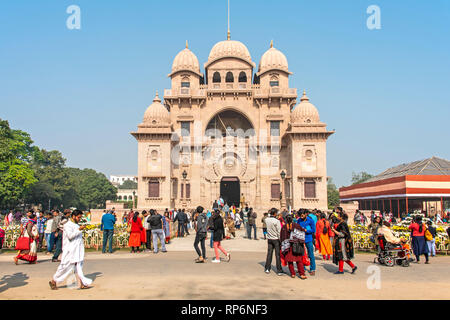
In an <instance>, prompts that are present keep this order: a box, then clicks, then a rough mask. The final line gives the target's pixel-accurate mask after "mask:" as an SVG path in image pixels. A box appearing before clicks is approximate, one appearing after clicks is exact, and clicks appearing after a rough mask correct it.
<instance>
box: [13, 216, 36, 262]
mask: <svg viewBox="0 0 450 320" xmlns="http://www.w3.org/2000/svg"><path fill="white" fill-rule="evenodd" d="M36 223H37V220H36V215H35V214H34V213H32V214H31V215H30V216H29V218H28V222H27V224H26V225H25V228H24V229H23V235H22V236H23V237H25V238H28V239H29V241H30V249H29V250H20V251H19V253H18V255H17V256H16V257H14V263H15V264H18V263H19V260H24V261H28V262H29V263H30V264H35V263H36V261H37V241H38V239H39V233H38V229H37V226H36Z"/></svg>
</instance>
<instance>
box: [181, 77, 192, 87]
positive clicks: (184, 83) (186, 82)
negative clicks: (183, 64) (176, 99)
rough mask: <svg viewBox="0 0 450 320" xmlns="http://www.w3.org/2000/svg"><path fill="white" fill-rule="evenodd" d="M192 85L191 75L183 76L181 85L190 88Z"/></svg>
mask: <svg viewBox="0 0 450 320" xmlns="http://www.w3.org/2000/svg"><path fill="white" fill-rule="evenodd" d="M190 86H191V82H190V80H189V77H183V79H181V87H182V88H189V87H190Z"/></svg>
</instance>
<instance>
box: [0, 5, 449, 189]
mask: <svg viewBox="0 0 450 320" xmlns="http://www.w3.org/2000/svg"><path fill="white" fill-rule="evenodd" d="M70 5H78V6H79V7H80V9H81V29H79V30H76V29H74V30H70V29H68V28H67V26H66V20H67V18H68V17H69V16H70V14H68V13H67V12H66V10H67V8H68V7H69V6H70ZM370 5H377V6H378V7H379V8H380V10H381V29H375V30H369V29H368V27H367V23H366V21H367V19H368V18H369V16H370V14H368V13H367V8H368V7H369V6H370ZM226 32H227V2H226V1H225V0H214V1H207V0H195V1H194V0H193V1H177V0H173V1H151V0H145V1H144V0H134V1H99V0H89V1H87V0H71V1H64V0H53V1H50V0H40V1H31V0H30V1H20V0H18V1H2V2H1V3H0V118H2V119H6V120H8V121H9V122H10V125H11V127H13V128H15V129H21V130H24V131H27V132H29V133H30V134H31V136H32V138H33V140H34V141H35V144H36V145H38V146H39V147H41V148H45V149H47V150H54V149H56V150H60V151H61V152H62V153H63V155H64V157H65V158H67V165H69V166H73V167H79V168H93V169H95V170H98V171H101V172H103V173H105V174H106V175H111V174H113V175H114V174H115V175H121V174H123V175H125V174H136V173H137V142H136V140H135V139H134V138H133V137H132V136H131V135H130V134H129V133H130V132H131V131H134V130H135V129H136V127H137V125H138V124H139V123H140V122H141V121H142V117H143V114H144V112H145V110H146V108H147V107H148V106H149V105H150V104H151V103H152V100H153V97H154V95H155V91H156V90H158V91H159V92H163V90H164V89H165V88H170V79H169V78H168V77H167V75H168V74H169V73H170V71H171V66H172V62H173V59H174V57H175V56H176V54H177V53H178V52H179V51H181V50H182V49H184V47H185V41H186V40H189V48H190V49H191V50H192V51H193V52H194V53H195V54H196V55H197V57H198V58H199V61H200V65H201V66H202V71H203V64H204V63H205V62H206V61H207V58H208V55H209V52H210V50H211V48H212V47H213V46H214V44H215V43H217V42H219V41H222V40H225V39H226ZM231 37H232V39H234V40H239V41H241V42H243V43H244V44H245V45H246V46H247V47H248V49H249V51H250V53H251V55H252V60H253V61H254V62H255V63H256V64H257V65H258V64H259V60H260V58H261V56H262V55H263V53H264V52H265V51H266V50H267V49H268V48H269V45H270V41H271V40H272V39H273V41H274V46H275V47H276V48H277V49H279V50H281V51H282V52H283V53H284V54H285V55H286V57H287V59H288V61H289V69H290V70H291V71H292V72H293V75H292V76H291V79H290V87H292V88H298V89H299V90H300V92H301V91H303V90H306V91H307V94H308V96H309V98H310V99H311V102H312V103H313V104H314V105H315V106H316V107H317V108H318V110H319V112H320V116H321V120H322V121H323V122H325V123H327V125H328V129H334V130H336V133H335V134H334V135H332V136H331V137H330V138H329V140H328V143H327V167H328V176H330V177H332V178H333V181H334V182H335V183H336V185H338V186H343V185H348V184H349V183H350V181H351V176H352V172H360V171H366V172H369V173H372V174H378V173H380V172H382V171H384V170H385V169H387V168H389V167H392V166H395V165H399V164H402V163H406V162H410V161H415V160H421V159H425V158H428V157H432V156H438V157H441V158H446V159H450V148H449V146H450V144H449V141H450V130H449V125H448V123H449V121H450V98H449V91H450V90H449V89H450V1H447V0H434V1H432V2H430V1H425V0H423V1H419V0H411V1H391V0H389V1H381V0H371V1H365V0H358V1H335V0H329V1H325V0H322V1H308V0H279V1H261V0H241V1H236V0H232V1H231ZM255 71H256V70H255Z"/></svg>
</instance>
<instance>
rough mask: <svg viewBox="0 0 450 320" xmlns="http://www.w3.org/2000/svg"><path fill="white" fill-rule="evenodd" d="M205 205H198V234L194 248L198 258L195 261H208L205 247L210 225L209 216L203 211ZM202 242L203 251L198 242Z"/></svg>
mask: <svg viewBox="0 0 450 320" xmlns="http://www.w3.org/2000/svg"><path fill="white" fill-rule="evenodd" d="M203 210H204V209H203V207H201V206H198V207H197V210H196V211H197V213H198V215H197V219H196V232H197V233H196V235H195V241H194V248H195V251H196V252H197V255H198V258H197V259H195V263H205V261H206V248H205V240H206V232H207V227H208V217H207V216H206V214H205V213H204V212H203ZM199 243H200V245H201V248H202V251H200V249H199V247H198V244H199Z"/></svg>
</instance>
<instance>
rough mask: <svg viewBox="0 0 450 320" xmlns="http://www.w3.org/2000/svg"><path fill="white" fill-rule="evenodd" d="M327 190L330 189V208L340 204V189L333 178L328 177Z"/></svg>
mask: <svg viewBox="0 0 450 320" xmlns="http://www.w3.org/2000/svg"><path fill="white" fill-rule="evenodd" d="M327 191H328V209H332V208H334V207H336V206H338V205H339V203H340V199H339V190H338V189H337V188H336V185H335V184H334V183H333V179H332V178H328V182H327Z"/></svg>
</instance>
